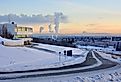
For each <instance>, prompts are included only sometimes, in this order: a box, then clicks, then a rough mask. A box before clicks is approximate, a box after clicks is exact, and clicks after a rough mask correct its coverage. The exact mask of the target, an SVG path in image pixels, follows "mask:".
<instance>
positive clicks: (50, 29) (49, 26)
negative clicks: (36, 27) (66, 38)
mask: <svg viewBox="0 0 121 82" xmlns="http://www.w3.org/2000/svg"><path fill="white" fill-rule="evenodd" d="M48 30H49V32H50V33H51V32H52V27H51V24H49V25H48Z"/></svg>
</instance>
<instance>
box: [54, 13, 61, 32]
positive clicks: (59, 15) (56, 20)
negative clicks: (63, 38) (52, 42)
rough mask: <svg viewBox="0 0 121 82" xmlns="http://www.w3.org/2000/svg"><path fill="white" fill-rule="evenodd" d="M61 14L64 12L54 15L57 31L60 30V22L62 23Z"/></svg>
mask: <svg viewBox="0 0 121 82" xmlns="http://www.w3.org/2000/svg"><path fill="white" fill-rule="evenodd" d="M61 16H62V13H55V15H54V17H55V18H54V24H55V33H58V32H59V23H60V17H61Z"/></svg>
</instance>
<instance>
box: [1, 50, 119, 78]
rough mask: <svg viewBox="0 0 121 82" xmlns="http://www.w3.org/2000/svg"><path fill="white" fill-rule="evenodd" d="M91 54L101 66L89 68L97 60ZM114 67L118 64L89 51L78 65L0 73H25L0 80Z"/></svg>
mask: <svg viewBox="0 0 121 82" xmlns="http://www.w3.org/2000/svg"><path fill="white" fill-rule="evenodd" d="M92 53H94V55H95V57H96V58H98V59H99V60H100V61H101V62H102V64H101V65H99V66H95V67H91V66H93V65H95V64H97V63H98V62H97V60H96V59H95V58H94V57H93V55H92ZM116 65H119V64H118V63H116V62H113V61H110V60H108V59H105V58H103V57H101V56H100V55H99V54H98V53H97V52H95V51H89V53H88V55H87V57H86V60H85V61H84V62H83V63H80V64H75V65H69V66H64V67H59V68H48V69H36V70H27V71H13V72H0V74H3V75H6V74H9V75H11V74H24V73H27V74H25V75H21V76H16V77H0V80H7V79H21V78H35V77H44V76H57V75H67V74H74V73H84V72H90V71H96V70H102V69H107V68H111V67H114V66H116ZM83 67H87V68H85V69H82V68H83ZM88 67H89V68H88ZM29 73H31V74H29Z"/></svg>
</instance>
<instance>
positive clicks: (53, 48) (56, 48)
mask: <svg viewBox="0 0 121 82" xmlns="http://www.w3.org/2000/svg"><path fill="white" fill-rule="evenodd" d="M38 45H39V46H35V47H38V48H43V49H47V50H51V51H55V52H56V53H59V52H62V54H63V51H64V50H72V54H73V55H80V54H81V53H82V52H85V49H78V48H71V47H64V46H55V45H49V44H42V43H38ZM81 55H82V54H81Z"/></svg>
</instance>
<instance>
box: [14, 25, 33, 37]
mask: <svg viewBox="0 0 121 82" xmlns="http://www.w3.org/2000/svg"><path fill="white" fill-rule="evenodd" d="M15 32H16V37H29V36H30V35H32V34H33V28H32V27H30V26H17V27H16V28H15Z"/></svg>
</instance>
